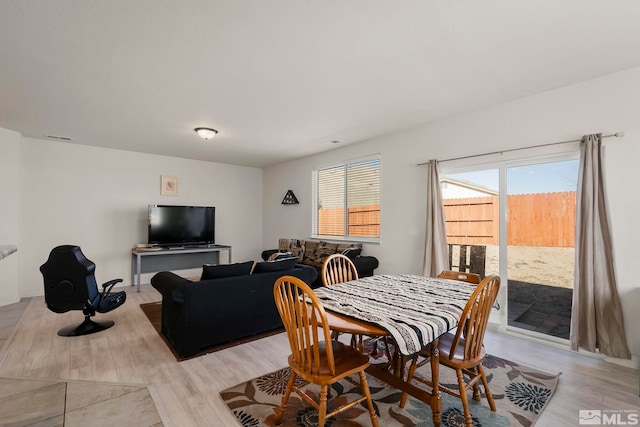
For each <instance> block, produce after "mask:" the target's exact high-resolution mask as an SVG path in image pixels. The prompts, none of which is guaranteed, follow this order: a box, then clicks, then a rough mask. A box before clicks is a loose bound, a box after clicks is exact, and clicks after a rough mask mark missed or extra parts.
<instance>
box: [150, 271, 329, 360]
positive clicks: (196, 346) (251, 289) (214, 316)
mask: <svg viewBox="0 0 640 427" xmlns="http://www.w3.org/2000/svg"><path fill="white" fill-rule="evenodd" d="M286 275H289V276H295V277H298V278H299V279H302V280H303V281H305V282H306V283H308V284H310V283H313V281H314V280H315V279H316V276H317V273H316V270H315V269H314V268H312V267H309V266H303V265H296V266H295V267H293V268H290V269H288V270H281V271H272V272H264V273H255V274H248V275H241V276H233V277H223V278H217V279H209V280H200V281H198V282H193V281H191V280H187V279H185V278H183V277H180V276H178V275H176V274H174V273H171V272H169V271H162V272H160V273H157V274H156V275H154V276H153V277H152V278H151V285H152V286H153V287H154V288H155V289H157V290H158V291H159V292H160V293H161V294H162V333H163V334H164V336H165V337H166V338H167V339H168V340H169V342H170V343H171V345H172V346H173V348H174V349H175V351H176V352H177V353H178V355H180V357H182V358H187V357H191V356H194V355H196V354H197V353H198V352H200V351H201V350H203V349H205V348H207V347H212V346H216V345H221V344H225V343H229V342H232V341H236V340H239V339H242V338H247V337H250V336H252V335H256V334H260V333H263V332H268V331H271V330H274V329H279V328H282V327H283V325H282V320H281V319H280V315H279V314H278V310H277V309H276V305H275V302H274V298H273V286H274V283H275V281H276V280H277V279H278V278H279V277H281V276H286Z"/></svg>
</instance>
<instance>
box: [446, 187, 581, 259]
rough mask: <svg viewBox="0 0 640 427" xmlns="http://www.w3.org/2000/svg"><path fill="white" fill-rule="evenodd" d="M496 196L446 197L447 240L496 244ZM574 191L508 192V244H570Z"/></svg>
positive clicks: (572, 227) (561, 245)
mask: <svg viewBox="0 0 640 427" xmlns="http://www.w3.org/2000/svg"><path fill="white" fill-rule="evenodd" d="M498 206H499V202H498V196H487V197H473V198H465V199H445V200H444V215H445V221H446V226H447V241H448V242H449V243H458V244H485V245H497V244H498V243H499V242H498V236H499V231H498V224H499V219H498V213H499V208H498ZM575 212H576V192H575V191H566V192H556V193H537V194H514V195H509V196H507V244H508V245H509V246H555V247H573V246H574V238H575V230H574V226H575V216H576V215H575Z"/></svg>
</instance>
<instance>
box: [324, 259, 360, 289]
mask: <svg viewBox="0 0 640 427" xmlns="http://www.w3.org/2000/svg"><path fill="white" fill-rule="evenodd" d="M351 280H358V270H356V266H355V265H354V264H353V262H352V261H351V260H350V259H349V258H348V257H346V256H345V255H342V254H333V255H329V256H328V257H327V259H326V260H325V261H324V263H322V284H323V285H324V286H329V285H335V284H336V283H344V282H349V281H351Z"/></svg>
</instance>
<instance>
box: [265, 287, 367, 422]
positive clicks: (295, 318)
mask: <svg viewBox="0 0 640 427" xmlns="http://www.w3.org/2000/svg"><path fill="white" fill-rule="evenodd" d="M273 295H274V298H275V302H276V307H277V308H278V312H279V313H280V317H281V318H282V323H284V327H285V329H286V331H287V336H288V338H289V345H290V346H291V355H290V356H289V359H288V361H289V367H290V368H291V371H292V372H291V377H290V378H289V383H288V384H287V389H286V391H285V394H284V396H283V397H282V405H281V406H280V408H279V410H278V414H277V418H276V422H277V423H280V421H281V419H282V416H283V415H284V411H285V408H286V406H287V402H288V400H289V396H290V395H291V392H292V391H295V392H296V393H298V394H299V395H300V397H301V398H302V399H303V400H304V401H305V402H307V403H308V404H309V405H311V406H313V407H314V408H316V409H317V410H318V426H319V427H323V426H324V423H325V420H326V419H327V418H330V417H332V416H334V415H336V414H338V413H340V412H343V411H345V410H347V409H349V408H352V407H354V406H356V405H359V404H360V403H361V402H363V401H365V400H366V402H367V407H368V409H369V415H370V416H371V424H372V425H373V426H374V427H378V418H377V417H376V413H375V409H374V407H373V401H372V400H371V392H370V391H369V386H368V385H367V378H366V376H365V373H364V370H365V369H366V368H368V367H369V356H367V355H366V354H362V353H361V352H359V351H358V350H356V349H354V348H352V347H349V346H347V345H345V344H342V343H341V342H338V341H332V340H331V336H330V333H331V331H330V329H329V323H328V322H327V316H326V313H325V311H324V308H323V307H322V303H321V302H320V300H319V299H318V297H317V296H316V295H315V294H314V293H313V291H312V290H311V288H310V287H309V286H308V285H307V284H306V283H304V282H303V281H302V280H300V279H298V278H296V277H293V276H284V277H281V278H279V279H278V280H276V282H275V285H274V288H273ZM319 331H322V335H323V336H322V338H323V339H322V340H321V337H320V336H319ZM356 373H357V374H358V375H359V377H360V382H357V381H356V380H354V379H352V378H349V376H350V375H353V374H356ZM298 377H301V378H303V379H305V380H306V381H309V382H311V383H313V384H318V385H320V396H319V401H318V402H316V401H315V400H314V399H313V398H312V397H310V396H309V395H307V394H306V393H305V392H304V391H303V390H302V389H300V388H299V387H298V386H296V378H298ZM343 378H346V379H347V380H349V381H350V382H352V383H353V384H355V385H357V386H359V387H360V388H361V389H362V393H363V396H362V397H360V398H358V399H355V400H354V401H352V402H348V403H345V404H344V405H342V406H340V407H338V408H336V409H335V410H334V411H332V412H331V413H329V414H327V395H328V390H329V386H330V385H331V384H334V383H336V382H338V381H340V380H342V379H343Z"/></svg>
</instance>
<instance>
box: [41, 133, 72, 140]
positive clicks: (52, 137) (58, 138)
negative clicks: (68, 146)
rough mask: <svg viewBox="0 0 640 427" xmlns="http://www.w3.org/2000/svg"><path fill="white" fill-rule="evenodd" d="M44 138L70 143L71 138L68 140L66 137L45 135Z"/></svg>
mask: <svg viewBox="0 0 640 427" xmlns="http://www.w3.org/2000/svg"><path fill="white" fill-rule="evenodd" d="M45 137H46V138H49V139H57V140H58V141H71V138H69V137H68V136H59V135H46V134H45Z"/></svg>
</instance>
